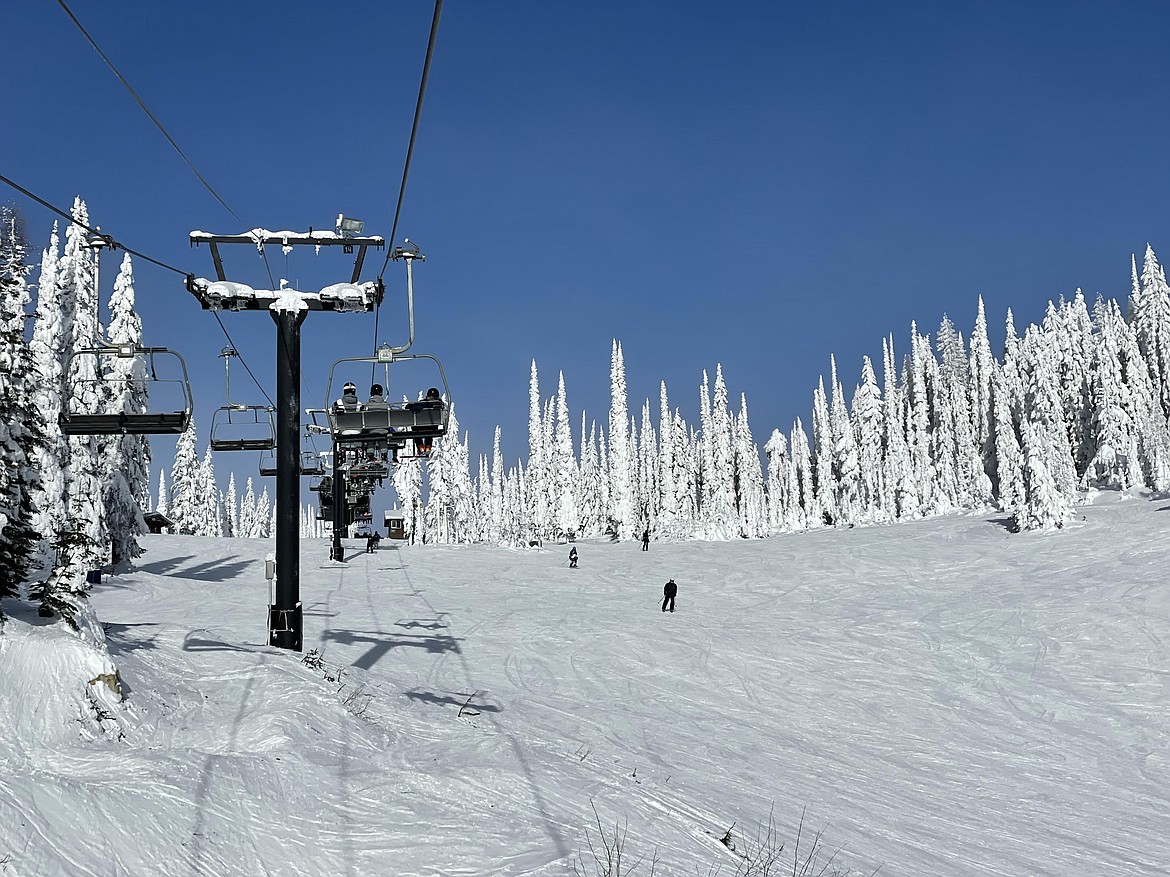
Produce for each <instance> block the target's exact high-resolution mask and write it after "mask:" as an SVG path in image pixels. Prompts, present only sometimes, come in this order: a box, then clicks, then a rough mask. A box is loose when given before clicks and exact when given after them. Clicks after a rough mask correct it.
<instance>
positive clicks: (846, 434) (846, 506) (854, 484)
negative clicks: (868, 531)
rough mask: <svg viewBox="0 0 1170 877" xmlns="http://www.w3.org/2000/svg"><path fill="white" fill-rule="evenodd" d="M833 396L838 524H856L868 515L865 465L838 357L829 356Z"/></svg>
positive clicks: (832, 437)
mask: <svg viewBox="0 0 1170 877" xmlns="http://www.w3.org/2000/svg"><path fill="white" fill-rule="evenodd" d="M829 363H830V372H831V375H832V377H831V378H830V385H831V386H832V398H831V400H830V405H829V436H830V440H831V441H832V442H833V456H832V469H833V489H834V491H835V492H836V495H835V496H834V497H833V505H834V507H835V508H836V509H837V520H836V522H835V523H838V524H854V523H858V522H860V521H863V520H865V519H867V518H868V514H867V510H866V509H865V508H863V507H862V504H861V464H860V462H859V460H858V455H857V441H856V439H855V438H854V435H853V424H852V423H851V422H850V420H849V412H848V411H846V410H845V392H844V390H843V389H842V387H841V382H840V380H838V378H837V358H836V357H835V356H830V357H829Z"/></svg>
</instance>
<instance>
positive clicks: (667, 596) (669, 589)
mask: <svg viewBox="0 0 1170 877" xmlns="http://www.w3.org/2000/svg"><path fill="white" fill-rule="evenodd" d="M677 593H678V585H676V584H675V583H674V579H671V580H670V581H669V582H667V583H666V584H665V585H663V587H662V611H663V612H665V611H667V610H666V607H667V606H668V605H669V606H670V611H671V612H673V611H674V595H675V594H677Z"/></svg>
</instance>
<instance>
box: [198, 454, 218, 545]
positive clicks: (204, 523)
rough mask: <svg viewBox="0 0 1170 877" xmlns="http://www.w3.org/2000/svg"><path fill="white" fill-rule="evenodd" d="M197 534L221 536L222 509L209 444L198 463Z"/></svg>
mask: <svg viewBox="0 0 1170 877" xmlns="http://www.w3.org/2000/svg"><path fill="white" fill-rule="evenodd" d="M198 514H199V529H198V530H197V531H196V533H197V535H199V536H222V535H223V530H222V529H221V522H222V521H223V509H222V507H221V505H220V493H219V488H218V487H217V486H216V484H215V461H214V460H213V459H212V457H211V446H210V445H208V447H207V449H206V450H205V451H204V452H203V462H202V463H201V464H200V465H199V504H198Z"/></svg>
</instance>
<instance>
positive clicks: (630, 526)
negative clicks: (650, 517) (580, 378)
mask: <svg viewBox="0 0 1170 877" xmlns="http://www.w3.org/2000/svg"><path fill="white" fill-rule="evenodd" d="M609 363H610V364H609V400H610V404H609V479H608V483H609V485H610V497H609V517H610V526H611V527H612V528H613V532H614V535H615V536H617V538H619V539H636V538H637V537H638V536H640V535H641V534H640V533H639V532H638V521H637V520H636V519H635V515H634V509H635V503H634V485H633V484H632V479H631V474H632V470H633V459H632V455H631V452H630V414H629V407H628V405H627V395H626V361H625V356H624V355H623V354H622V346H621V344H620V343H618V341H617V339H616V338H615V339H614V341H613V347H612V349H611V352H610V360H609Z"/></svg>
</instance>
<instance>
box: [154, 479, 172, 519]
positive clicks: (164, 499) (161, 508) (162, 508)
mask: <svg viewBox="0 0 1170 877" xmlns="http://www.w3.org/2000/svg"><path fill="white" fill-rule="evenodd" d="M170 499H171V494H170V491H169V490H168V489H167V471H166V470H165V469H159V470H158V501H157V502H155V504H154V508H155V511H157V512H158V513H159V514H160V515H165V514H167V512H168V511H169V510H170V507H171V502H170Z"/></svg>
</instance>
